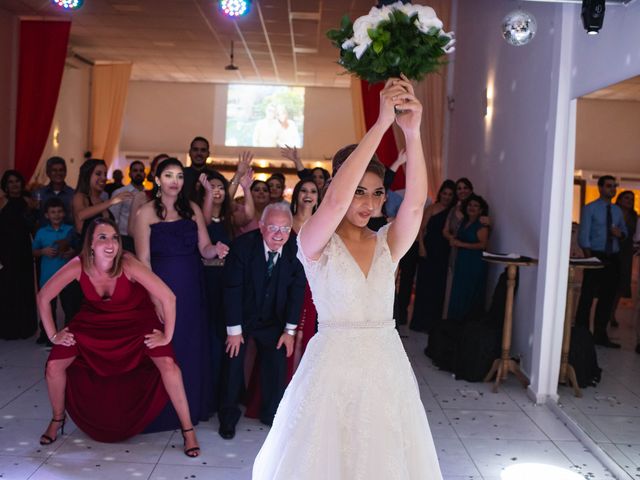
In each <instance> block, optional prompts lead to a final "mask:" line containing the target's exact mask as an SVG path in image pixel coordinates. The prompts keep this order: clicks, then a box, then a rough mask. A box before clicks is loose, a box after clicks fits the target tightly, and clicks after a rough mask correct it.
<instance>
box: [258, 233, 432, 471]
mask: <svg viewBox="0 0 640 480" xmlns="http://www.w3.org/2000/svg"><path fill="white" fill-rule="evenodd" d="M387 230H388V226H385V227H383V228H382V229H381V230H380V231H379V232H378V234H377V240H376V248H375V253H374V256H373V262H372V264H371V268H370V271H369V275H368V277H366V278H365V276H364V274H363V273H362V270H361V269H360V267H359V266H358V264H357V263H356V261H355V259H354V258H353V257H352V256H351V254H350V253H349V251H348V250H347V248H346V246H345V244H344V243H343V242H342V240H341V239H340V237H339V236H338V235H337V234H334V235H333V236H332V237H331V240H330V241H329V243H328V244H327V246H326V247H325V249H324V252H323V253H322V256H321V257H320V259H318V260H317V261H312V260H309V259H307V258H305V257H304V255H303V253H302V249H301V248H300V243H299V242H298V258H299V259H300V261H301V262H302V264H303V265H304V269H305V272H306V274H307V279H308V281H309V285H310V286H311V291H312V293H313V300H314V303H315V305H316V308H317V310H318V322H319V326H318V333H317V334H316V335H315V336H314V337H313V338H312V339H311V341H310V342H309V344H308V346H307V349H306V351H305V353H304V356H303V358H302V361H301V363H300V366H299V367H298V370H297V371H296V373H295V375H294V377H293V379H292V380H291V383H290V384H289V387H288V388H287V390H286V392H285V394H284V397H283V398H282V401H281V402H280V406H279V407H278V412H277V413H276V416H275V419H274V422H273V427H272V428H271V431H270V432H269V435H268V436H267V439H266V440H265V443H264V445H263V446H262V449H261V450H260V452H259V453H258V456H257V457H256V460H255V463H254V465H253V480H360V479H362V480H365V479H366V480H396V479H397V480H441V479H442V475H441V473H440V468H439V466H438V458H437V456H436V451H435V447H434V444H433V439H432V437H431V432H430V430H429V424H428V422H427V416H426V414H425V411H424V407H423V405H422V402H421V400H420V392H419V390H418V384H417V382H416V378H415V376H414V374H413V370H412V369H411V365H410V364H409V360H408V358H407V355H406V353H405V351H404V348H403V346H402V343H401V341H400V337H399V336H398V333H397V331H396V330H395V323H394V320H393V299H394V287H395V270H396V267H397V263H395V262H393V260H392V258H391V254H390V251H389V246H388V244H387Z"/></svg>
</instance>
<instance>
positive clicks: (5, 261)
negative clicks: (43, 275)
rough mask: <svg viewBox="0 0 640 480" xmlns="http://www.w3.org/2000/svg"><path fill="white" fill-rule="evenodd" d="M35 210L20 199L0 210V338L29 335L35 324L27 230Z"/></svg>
mask: <svg viewBox="0 0 640 480" xmlns="http://www.w3.org/2000/svg"><path fill="white" fill-rule="evenodd" d="M34 222H35V211H31V210H30V209H29V206H28V205H27V202H26V200H25V199H24V198H22V197H20V198H9V199H8V200H7V203H6V205H5V206H4V207H3V208H2V209H0V264H1V265H2V268H0V338H2V339H5V340H14V339H18V338H29V337H30V336H32V335H33V334H35V333H36V329H37V327H38V322H37V315H36V296H35V281H34V275H33V254H32V252H31V230H32V228H33V226H34Z"/></svg>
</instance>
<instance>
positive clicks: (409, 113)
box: [393, 75, 422, 136]
mask: <svg viewBox="0 0 640 480" xmlns="http://www.w3.org/2000/svg"><path fill="white" fill-rule="evenodd" d="M394 82H395V85H396V86H399V87H402V88H403V89H404V93H402V92H401V93H396V94H394V95H393V99H394V102H396V105H397V106H398V110H399V111H400V113H398V115H397V117H396V123H397V124H398V126H399V127H400V128H401V129H402V131H403V132H404V134H405V136H406V135H407V134H415V133H419V132H420V122H421V121H422V104H421V103H420V102H419V101H418V99H417V98H416V96H415V92H414V90H413V85H411V82H409V79H408V78H407V77H405V76H404V75H402V78H401V79H394Z"/></svg>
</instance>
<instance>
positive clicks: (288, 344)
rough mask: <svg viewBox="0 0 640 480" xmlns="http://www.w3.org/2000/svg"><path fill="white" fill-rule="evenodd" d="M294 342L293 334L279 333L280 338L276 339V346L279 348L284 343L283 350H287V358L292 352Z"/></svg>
mask: <svg viewBox="0 0 640 480" xmlns="http://www.w3.org/2000/svg"><path fill="white" fill-rule="evenodd" d="M294 343H295V338H294V337H293V335H289V334H288V333H286V332H285V333H283V334H282V335H280V339H279V340H278V345H277V346H276V348H277V349H278V350H280V348H281V347H282V346H283V345H284V348H285V350H286V351H287V358H288V357H290V356H291V355H292V354H293V345H294Z"/></svg>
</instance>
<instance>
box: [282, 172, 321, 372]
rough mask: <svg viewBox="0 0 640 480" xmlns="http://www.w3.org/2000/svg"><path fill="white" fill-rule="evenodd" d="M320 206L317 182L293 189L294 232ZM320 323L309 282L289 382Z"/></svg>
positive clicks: (302, 182)
mask: <svg viewBox="0 0 640 480" xmlns="http://www.w3.org/2000/svg"><path fill="white" fill-rule="evenodd" d="M319 204H320V189H319V188H318V185H317V183H316V182H315V180H313V179H311V178H308V179H305V180H300V181H299V182H298V183H297V184H296V186H295V187H294V189H293V195H292V197H291V214H292V215H293V227H292V229H293V231H294V232H295V234H296V235H297V234H298V233H299V232H300V229H301V228H302V226H303V225H304V224H305V223H306V222H307V220H309V219H310V218H311V215H313V214H314V213H315V212H316V210H317V209H318V205H319ZM317 323H318V312H317V311H316V307H315V305H314V304H313V296H312V295H311V288H310V287H309V282H307V286H306V287H305V290H304V303H303V304H302V312H301V313H300V320H299V321H298V328H297V332H296V342H295V344H294V348H293V355H291V356H290V357H289V358H287V376H288V378H289V380H290V379H291V377H292V376H293V374H294V373H295V371H296V370H297V368H298V365H299V364H300V360H301V359H302V355H303V354H304V351H305V350H306V348H307V344H308V343H309V340H311V337H313V336H314V335H315V334H316V330H317Z"/></svg>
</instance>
